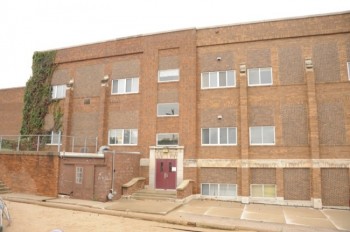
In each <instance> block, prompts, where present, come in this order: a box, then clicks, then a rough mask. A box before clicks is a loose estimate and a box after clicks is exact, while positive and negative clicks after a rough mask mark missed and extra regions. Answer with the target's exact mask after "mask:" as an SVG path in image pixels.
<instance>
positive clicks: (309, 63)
mask: <svg viewBox="0 0 350 232" xmlns="http://www.w3.org/2000/svg"><path fill="white" fill-rule="evenodd" d="M313 67H314V65H313V64H312V59H311V58H306V59H305V68H306V69H313Z"/></svg>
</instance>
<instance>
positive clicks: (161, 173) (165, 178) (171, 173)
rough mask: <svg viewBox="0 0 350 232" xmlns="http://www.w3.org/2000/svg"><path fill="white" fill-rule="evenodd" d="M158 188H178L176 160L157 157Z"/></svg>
mask: <svg viewBox="0 0 350 232" xmlns="http://www.w3.org/2000/svg"><path fill="white" fill-rule="evenodd" d="M156 169H157V170H156V188H157V189H175V188H176V171H177V170H176V160H175V159H157V160H156Z"/></svg>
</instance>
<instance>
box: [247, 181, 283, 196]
mask: <svg viewBox="0 0 350 232" xmlns="http://www.w3.org/2000/svg"><path fill="white" fill-rule="evenodd" d="M256 185H261V186H262V193H263V194H264V193H265V185H274V186H275V196H273V197H266V196H265V195H264V196H262V197H254V196H253V195H252V193H253V186H256ZM250 197H252V198H267V199H271V198H276V197H277V185H276V184H250Z"/></svg>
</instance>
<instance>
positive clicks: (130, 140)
mask: <svg viewBox="0 0 350 232" xmlns="http://www.w3.org/2000/svg"><path fill="white" fill-rule="evenodd" d="M108 137H109V139H108V144H109V145H136V144H137V138H138V130H137V129H111V130H109V133H108Z"/></svg>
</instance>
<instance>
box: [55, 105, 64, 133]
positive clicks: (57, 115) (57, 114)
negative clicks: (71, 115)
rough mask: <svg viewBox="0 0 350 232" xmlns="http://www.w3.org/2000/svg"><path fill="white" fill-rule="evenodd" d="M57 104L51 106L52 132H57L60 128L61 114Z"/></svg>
mask: <svg viewBox="0 0 350 232" xmlns="http://www.w3.org/2000/svg"><path fill="white" fill-rule="evenodd" d="M58 103H59V102H55V104H54V106H53V122H54V123H53V131H55V132H58V131H60V130H61V128H62V117H63V112H62V109H61V107H60V106H59V105H58Z"/></svg>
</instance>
